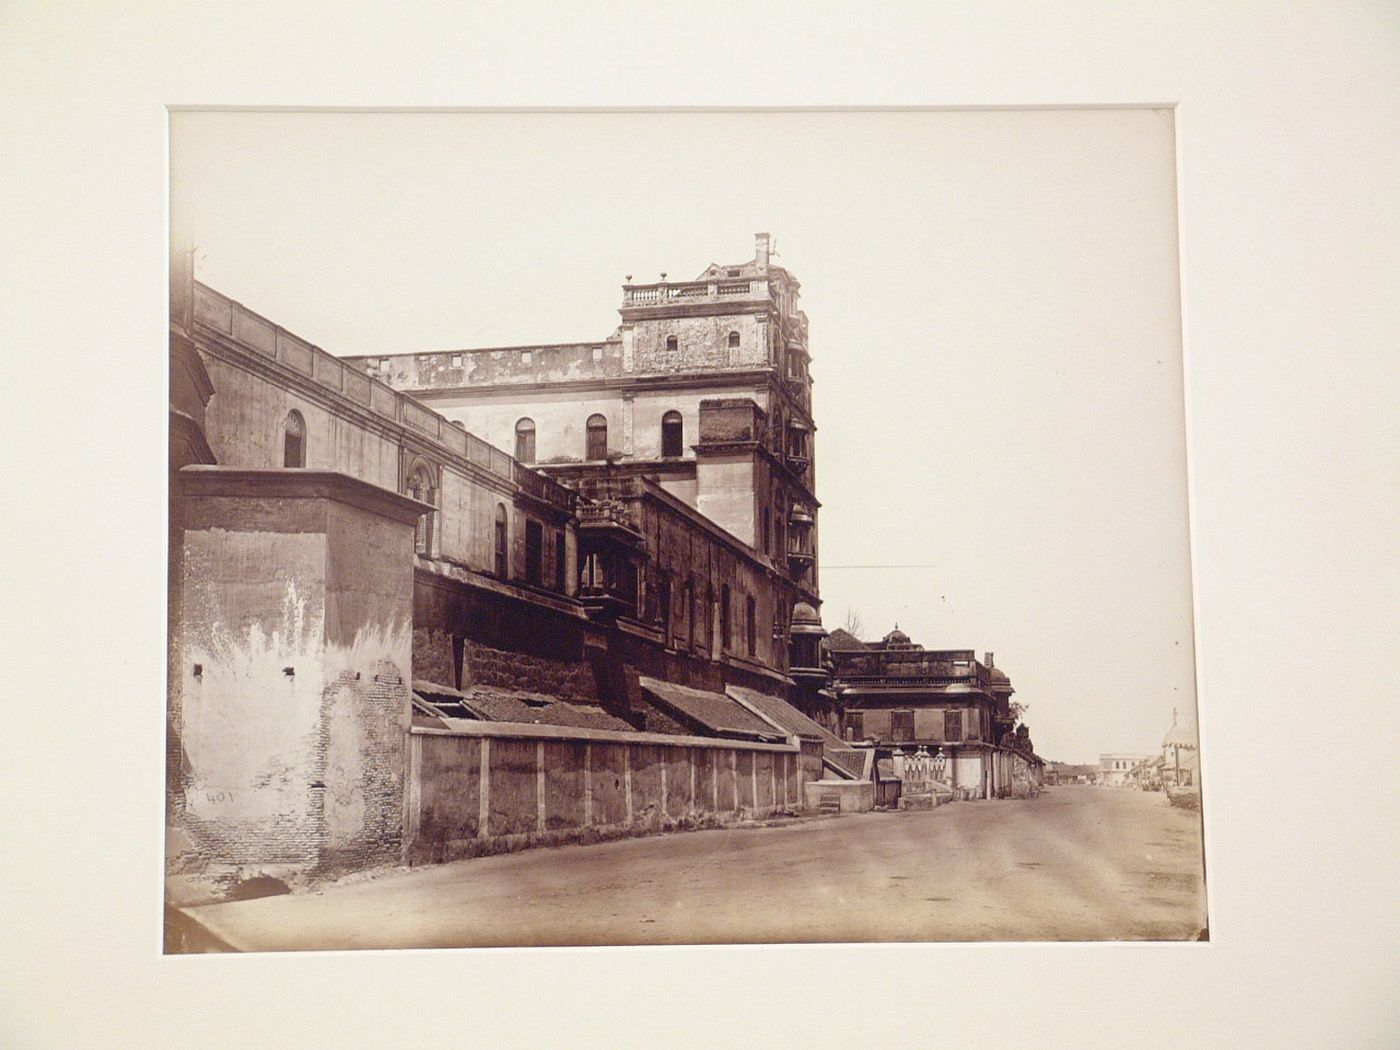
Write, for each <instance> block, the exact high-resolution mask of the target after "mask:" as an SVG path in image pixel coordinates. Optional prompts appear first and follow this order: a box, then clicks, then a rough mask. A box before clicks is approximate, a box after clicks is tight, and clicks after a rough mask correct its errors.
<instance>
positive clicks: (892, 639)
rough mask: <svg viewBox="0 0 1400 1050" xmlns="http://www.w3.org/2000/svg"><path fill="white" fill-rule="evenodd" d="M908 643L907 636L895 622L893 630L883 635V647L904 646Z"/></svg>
mask: <svg viewBox="0 0 1400 1050" xmlns="http://www.w3.org/2000/svg"><path fill="white" fill-rule="evenodd" d="M908 645H909V636H908V635H907V634H905V633H904V632H903V631H901V630H900V629H899V624H895V626H894V630H893V631H891V632H890V633H889V634H887V635H885V648H886V649H894V648H905V647H907V646H908Z"/></svg>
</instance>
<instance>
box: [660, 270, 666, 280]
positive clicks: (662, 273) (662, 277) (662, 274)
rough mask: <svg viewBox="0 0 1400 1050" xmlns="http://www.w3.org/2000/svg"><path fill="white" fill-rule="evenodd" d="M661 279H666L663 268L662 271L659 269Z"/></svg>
mask: <svg viewBox="0 0 1400 1050" xmlns="http://www.w3.org/2000/svg"><path fill="white" fill-rule="evenodd" d="M661 279H662V280H663V281H664V280H665V279H666V271H665V270H662V271H661Z"/></svg>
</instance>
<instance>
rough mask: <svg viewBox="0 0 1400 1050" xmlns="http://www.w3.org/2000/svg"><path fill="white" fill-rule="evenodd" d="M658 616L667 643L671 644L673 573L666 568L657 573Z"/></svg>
mask: <svg viewBox="0 0 1400 1050" xmlns="http://www.w3.org/2000/svg"><path fill="white" fill-rule="evenodd" d="M656 618H657V621H658V622H659V623H660V624H661V631H662V633H663V634H664V635H665V636H666V644H667V645H670V644H671V574H670V573H669V572H666V571H665V570H664V569H662V570H660V571H658V572H657V574H656Z"/></svg>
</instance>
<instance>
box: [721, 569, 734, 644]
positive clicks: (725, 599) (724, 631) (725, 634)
mask: <svg viewBox="0 0 1400 1050" xmlns="http://www.w3.org/2000/svg"><path fill="white" fill-rule="evenodd" d="M732 641H733V640H732V638H731V637H730V622H729V584H727V583H726V584H725V585H724V586H723V587H721V588H720V591H719V644H720V648H721V649H728V648H729V647H730V645H731V644H732Z"/></svg>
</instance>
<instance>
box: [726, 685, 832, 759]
mask: <svg viewBox="0 0 1400 1050" xmlns="http://www.w3.org/2000/svg"><path fill="white" fill-rule="evenodd" d="M724 691H725V692H726V693H728V694H729V695H730V696H731V697H732V698H734V699H735V700H737V701H739V703H740V704H742V705H743V706H745V707H747V708H748V709H749V710H751V711H757V712H758V714H759V716H760V717H762V718H766V719H768V721H770V722H774V723H776V724H777V727H778V728H779V729H780V730H782V731H783V732H785V733H787V734H789V735H792V736H800V737H806V738H807V739H808V740H820V741H821V742H822V743H823V744H825V745H826V746H827V747H839V748H844V747H846V746H847V745H846V743H845V741H843V740H842V739H841V738H840V737H838V736H837V735H836V734H835V733H832V732H830V731H829V730H828V729H827V728H826V727H825V726H823V725H822V724H821V723H820V722H816V721H814V720H813V719H811V718H808V717H807V716H806V715H804V714H803V713H802V712H801V711H799V710H798V709H797V708H795V707H793V706H792V705H791V704H790V703H788V702H787V701H786V700H784V699H783V698H782V697H779V696H769V695H768V694H767V693H760V692H759V691H758V690H756V689H747V688H745V687H744V686H742V685H731V686H726V687H725V690H724Z"/></svg>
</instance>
